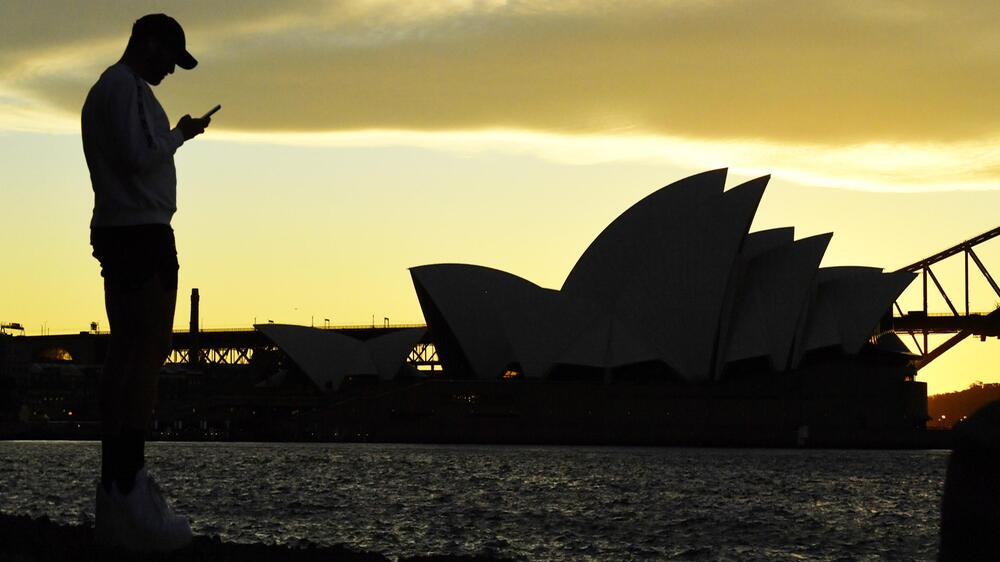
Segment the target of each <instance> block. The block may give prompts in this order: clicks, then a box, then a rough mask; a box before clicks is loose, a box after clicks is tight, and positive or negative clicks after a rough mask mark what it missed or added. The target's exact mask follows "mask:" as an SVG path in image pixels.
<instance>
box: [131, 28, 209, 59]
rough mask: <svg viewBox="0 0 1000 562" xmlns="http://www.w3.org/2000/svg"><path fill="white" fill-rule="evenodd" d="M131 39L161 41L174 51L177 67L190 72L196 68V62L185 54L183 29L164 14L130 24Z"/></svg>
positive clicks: (189, 55)
mask: <svg viewBox="0 0 1000 562" xmlns="http://www.w3.org/2000/svg"><path fill="white" fill-rule="evenodd" d="M132 37H134V38H136V39H145V38H154V39H157V40H159V41H162V42H163V43H164V44H165V45H166V46H167V47H169V48H171V49H173V50H174V52H175V53H176V59H175V60H174V62H175V63H176V64H177V66H179V67H181V68H183V69H185V70H191V69H192V68H194V67H196V66H198V61H197V60H195V58H194V57H192V56H191V53H189V52H187V49H186V48H185V46H184V44H185V41H184V29H182V28H181V24H179V23H177V20H175V19H174V18H172V17H170V16H168V15H166V14H149V15H145V16H142V17H141V18H139V19H137V20H135V23H134V24H132Z"/></svg>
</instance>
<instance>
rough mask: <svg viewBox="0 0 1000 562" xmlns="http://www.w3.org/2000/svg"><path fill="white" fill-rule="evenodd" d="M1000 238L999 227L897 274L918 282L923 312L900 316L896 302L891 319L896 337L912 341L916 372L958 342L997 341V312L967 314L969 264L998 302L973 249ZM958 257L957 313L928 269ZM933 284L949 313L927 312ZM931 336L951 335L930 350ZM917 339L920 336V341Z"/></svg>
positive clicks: (999, 290)
mask: <svg viewBox="0 0 1000 562" xmlns="http://www.w3.org/2000/svg"><path fill="white" fill-rule="evenodd" d="M997 236H1000V227H998V228H994V229H993V230H990V231H989V232H984V233H982V234H980V235H979V236H976V237H973V238H970V239H968V240H966V241H965V242H962V243H960V244H956V245H954V246H952V247H951V248H948V249H947V250H944V251H941V252H938V253H936V254H934V255H933V256H930V257H928V258H924V259H922V260H920V261H918V262H915V263H912V264H910V265H908V266H906V267H902V268H900V269H898V270H897V271H908V272H911V273H917V274H919V275H920V278H921V286H922V296H923V308H922V309H921V310H915V311H909V312H905V313H904V312H903V309H902V308H901V307H900V306H899V302H898V301H897V302H895V303H893V304H894V307H895V310H896V312H897V313H898V316H893V318H892V329H893V331H895V332H897V333H906V334H909V336H910V337H911V338H912V339H913V343H914V344H915V345H916V347H917V350H918V354H919V356H920V358H919V359H918V360H917V361H916V366H917V369H921V368H923V367H926V366H927V365H928V364H929V363H930V362H931V361H934V360H935V359H937V358H938V357H940V356H941V355H942V354H943V353H944V352H946V351H948V350H949V349H951V348H953V347H955V345H957V344H958V343H959V342H961V341H962V340H964V339H966V338H968V337H969V336H973V335H975V336H979V338H980V339H981V340H984V341H985V340H986V338H987V337H991V336H996V337H1000V308H997V309H995V310H993V311H990V312H971V311H970V310H969V270H970V268H969V265H970V262H971V263H972V264H974V265H975V266H976V268H977V269H978V270H979V273H980V274H982V276H983V278H985V279H986V281H987V283H989V285H990V287H992V289H993V291H994V292H995V293H996V295H997V297H998V298H1000V286H998V285H997V282H996V281H995V280H994V279H993V276H992V275H990V272H989V270H987V269H986V266H985V265H983V261H982V260H981V259H980V258H979V256H978V255H977V254H976V251H975V247H977V246H979V245H980V244H982V243H984V242H988V241H990V240H992V239H994V238H996V237H997ZM959 254H962V255H964V257H965V277H964V279H965V283H964V289H963V296H964V307H963V308H962V309H959V308H957V307H956V306H955V303H954V302H953V301H952V299H951V298H950V297H949V296H948V293H947V292H946V291H945V290H944V287H943V286H942V285H941V282H940V281H939V280H938V278H937V276H936V275H934V271H933V269H931V266H933V265H936V264H938V263H940V262H942V261H944V260H946V259H948V258H951V257H953V256H957V255H959ZM928 281H930V283H932V284H933V285H934V288H935V289H937V292H938V293H940V294H941V296H942V297H943V298H944V302H945V303H946V304H947V305H948V308H949V309H950V312H948V313H944V314H932V313H930V312H929V311H928V308H927V300H928V293H929V284H928ZM931 334H954V335H953V336H952V337H950V338H948V339H947V340H946V341H945V342H943V343H941V344H940V345H938V346H937V347H935V348H933V349H931V347H930V335H931ZM918 336H922V338H919V337H918Z"/></svg>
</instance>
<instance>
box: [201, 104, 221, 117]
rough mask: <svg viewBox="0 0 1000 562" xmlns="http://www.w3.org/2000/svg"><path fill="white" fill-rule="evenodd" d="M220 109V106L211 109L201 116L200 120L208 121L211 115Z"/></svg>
mask: <svg viewBox="0 0 1000 562" xmlns="http://www.w3.org/2000/svg"><path fill="white" fill-rule="evenodd" d="M220 109H222V106H221V105H217V106H215V107H213V108H212V109H210V110H208V113H206V114H204V115H202V116H201V118H202V119H208V118H209V117H211V116H212V114H213V113H215V112H216V111H218V110H220Z"/></svg>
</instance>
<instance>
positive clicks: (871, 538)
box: [0, 441, 948, 561]
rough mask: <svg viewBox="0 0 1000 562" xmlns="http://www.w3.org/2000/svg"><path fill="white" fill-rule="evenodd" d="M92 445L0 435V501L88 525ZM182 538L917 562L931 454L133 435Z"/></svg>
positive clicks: (606, 556)
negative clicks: (183, 530) (185, 532)
mask: <svg viewBox="0 0 1000 562" xmlns="http://www.w3.org/2000/svg"><path fill="white" fill-rule="evenodd" d="M99 449H100V445H99V443H94V442H27V441H9V442H0V511H2V512H3V513H8V514H28V515H33V516H41V515H46V516H48V517H49V518H51V519H53V520H54V521H57V522H64V523H76V522H79V521H81V519H86V518H92V517H93V494H94V482H95V480H96V477H97V471H98V466H99V458H100V456H99ZM147 458H148V463H149V467H150V471H151V472H152V473H153V474H154V475H155V476H156V478H157V480H159V481H160V482H161V484H162V485H163V487H164V489H165V490H166V493H167V495H168V496H169V497H170V499H171V501H172V502H173V505H174V507H175V508H176V510H178V511H180V512H182V513H185V514H187V515H189V516H190V517H191V518H192V527H193V529H194V531H195V532H196V533H198V534H211V535H219V536H221V537H222V538H223V540H228V541H236V542H257V543H269V544H270V543H306V542H309V543H315V544H335V543H344V544H348V545H352V546H355V547H358V548H361V549H364V550H369V551H376V552H383V553H387V554H392V555H417V554H431V553H434V554H446V553H448V554H473V553H484V552H488V553H493V554H496V555H499V556H504V557H510V558H515V559H525V560H546V561H548V560H552V561H559V560H594V561H612V560H623V561H627V560H663V559H695V560H698V559H706V560H716V559H728V560H789V559H803V560H837V559H852V560H857V559H862V560H863V559H871V560H875V559H897V560H898V559H906V560H932V559H934V558H935V556H936V554H937V538H938V523H939V511H938V510H939V507H940V500H941V492H942V489H943V484H944V476H945V468H946V465H947V459H948V452H947V451H871V450H859V451H854V450H849V451H843V450H773V449H679V448H596V447H595V448H588V447H515V446H442V445H426V446H422V445H387V444H287V443H281V444H277V443H150V444H148V445H147Z"/></svg>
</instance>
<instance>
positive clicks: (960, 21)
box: [0, 0, 1000, 393]
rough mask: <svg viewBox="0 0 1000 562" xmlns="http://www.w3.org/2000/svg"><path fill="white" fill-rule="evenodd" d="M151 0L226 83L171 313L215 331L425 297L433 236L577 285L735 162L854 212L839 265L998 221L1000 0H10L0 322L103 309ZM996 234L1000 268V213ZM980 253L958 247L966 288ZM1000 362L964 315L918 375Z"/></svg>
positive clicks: (762, 220)
mask: <svg viewBox="0 0 1000 562" xmlns="http://www.w3.org/2000/svg"><path fill="white" fill-rule="evenodd" d="M150 12H166V13H168V14H170V15H172V16H174V17H175V18H177V20H178V21H179V22H180V23H181V24H182V25H183V26H184V27H185V30H186V31H187V36H188V49H189V50H190V51H191V52H192V53H193V54H194V55H195V56H196V57H197V58H198V59H199V61H200V64H199V66H198V67H197V68H196V69H194V70H192V71H183V70H180V69H178V71H177V72H176V73H175V74H174V75H172V76H169V77H168V78H167V79H166V80H165V81H164V83H163V84H162V85H161V86H159V87H157V88H155V90H154V91H155V93H156V95H157V96H158V97H159V99H160V101H161V102H162V103H163V105H164V107H165V109H166V110H167V113H168V115H169V116H170V117H171V119H172V121H174V122H176V120H177V118H179V117H180V116H181V115H183V114H184V113H191V114H194V115H200V114H201V113H203V112H205V111H206V110H208V109H209V108H211V107H212V106H214V105H215V104H217V103H218V104H222V106H223V109H222V110H221V111H220V112H219V113H218V114H216V116H215V117H214V118H213V123H212V126H211V128H210V130H209V131H208V132H207V133H206V134H205V135H203V136H201V137H198V138H197V139H195V140H194V141H191V142H189V143H187V144H185V145H184V146H183V147H182V148H181V149H180V150H179V151H178V153H177V156H176V163H177V168H178V178H179V181H178V208H179V209H178V212H177V214H176V216H175V217H174V222H173V226H174V229H175V230H176V233H177V241H178V250H179V254H180V262H181V272H180V275H181V279H180V293H179V299H178V300H179V302H178V310H177V316H176V324H177V326H184V325H185V324H186V322H187V317H188V312H189V310H188V299H187V296H188V294H189V292H190V289H191V288H192V287H198V288H199V289H200V291H201V294H202V301H201V302H202V306H201V314H202V319H203V322H204V327H205V328H225V327H249V326H250V324H251V323H252V322H254V320H255V319H256V320H257V321H259V322H263V321H266V320H274V321H276V322H286V323H298V324H306V325H308V324H309V323H310V322H311V321H315V322H316V324H318V325H320V324H322V323H323V319H325V318H330V319H331V321H332V323H333V324H361V323H369V322H371V319H372V317H373V316H374V318H375V319H376V321H377V322H379V323H381V321H382V318H384V317H389V318H390V321H391V322H392V323H419V322H423V318H422V315H421V312H420V308H419V305H418V303H417V300H416V297H415V296H414V293H413V289H412V286H411V283H410V279H409V274H408V272H407V268H408V267H411V266H416V265H422V264H428V263H437V262H466V263H474V264H479V265H486V266H491V267H496V268H499V269H503V270H506V271H509V272H511V273H514V274H516V275H519V276H521V277H524V278H526V279H528V280H531V281H533V282H535V283H538V284H539V285H542V286H545V287H552V288H558V287H559V286H560V285H561V284H562V281H563V279H564V278H565V276H566V275H567V273H568V272H569V271H570V269H571V268H572V266H573V264H574V262H575V260H576V259H577V257H578V256H579V255H580V254H581V253H582V252H583V250H584V249H585V248H586V247H587V245H588V244H589V243H590V242H591V241H592V240H593V239H594V238H595V237H596V236H597V235H598V233H600V231H601V230H602V229H603V228H604V227H605V226H606V225H607V224H608V223H609V222H610V221H611V220H613V219H614V218H615V217H616V216H618V214H619V213H621V212H622V211H624V210H625V209H626V208H628V207H629V206H630V205H631V204H633V203H634V202H636V201H638V200H639V199H641V198H642V197H644V196H645V195H647V194H649V193H651V192H652V191H653V190H655V189H656V188H658V187H661V186H663V185H665V184H668V183H671V182H673V181H675V180H677V179H680V178H682V177H684V176H687V175H689V174H692V173H695V172H699V171H703V170H706V169H710V168H718V167H728V168H729V169H730V179H729V184H730V185H735V184H737V183H739V182H741V181H744V180H745V179H748V178H750V177H754V176H757V175H763V174H768V173H769V174H772V176H773V177H772V181H771V184H770V186H769V187H768V191H767V193H766V194H765V196H764V199H763V201H762V203H761V206H760V210H759V211H758V214H757V217H756V219H755V222H754V226H753V229H754V230H760V229H764V228H771V227H776V226H794V227H796V236H797V237H805V236H809V235H813V234H817V233H821V232H833V233H834V237H833V241H832V243H831V245H830V248H829V250H828V252H827V254H826V257H825V259H824V265H845V264H857V265H872V266H879V267H884V268H886V269H887V270H892V269H895V268H898V267H901V266H905V265H907V264H909V263H911V262H913V261H916V260H918V259H920V258H923V257H926V256H928V255H930V254H932V253H935V252H937V251H939V250H942V249H944V248H946V247H948V246H951V245H953V244H955V243H957V242H960V241H962V240H965V239H967V238H971V237H972V236H974V235H976V234H979V233H981V232H985V231H987V230H990V229H992V228H994V227H997V226H1000V213H998V212H997V210H998V209H1000V189H998V188H1000V182H998V177H1000V150H998V147H1000V144H998V140H1000V109H998V104H997V92H998V91H1000V88H998V86H1000V26H997V25H996V22H997V21H1000V3H997V2H995V1H957V2H938V1H931V0H910V1H905V2H895V1H892V0H885V1H881V2H876V3H871V2H795V1H780V2H779V1H755V2H737V1H726V0H717V1H673V0H665V1H652V0H650V1H646V0H632V1H621V2H615V1H607V0H603V1H589V0H572V1H565V2H559V1H556V2H516V1H499V0H497V1H492V0H483V1H471V0H450V1H434V0H428V1H421V2H391V1H384V0H343V1H340V2H321V1H306V0H292V1H287V2H271V1H265V0H257V1H252V0H251V1H228V2H211V1H206V2H142V1H138V2H129V3H121V2H113V1H95V2H86V3H81V2H69V1H35V2H28V1H22V0H5V1H4V2H3V3H2V4H0V225H2V231H0V256H2V264H3V265H2V268H3V269H2V273H3V274H2V275H0V321H2V322H20V323H22V324H24V325H25V326H26V328H27V329H28V333H29V334H35V333H40V332H41V331H43V330H44V331H47V332H51V333H62V332H76V331H80V330H86V329H87V328H88V326H89V324H90V322H91V321H97V322H99V323H100V324H101V325H102V326H106V318H105V314H104V310H103V295H102V289H101V279H100V276H99V268H98V265H97V262H96V261H95V260H94V259H93V258H92V257H91V256H90V248H89V245H88V222H89V220H90V213H91V209H92V205H93V194H92V191H91V188H90V183H89V177H88V173H87V168H86V163H85V162H84V158H83V152H82V148H81V141H80V137H79V112H80V108H81V106H82V104H83V100H84V97H85V96H86V93H87V90H88V89H89V87H90V86H91V85H92V84H93V82H94V81H95V80H96V79H97V77H98V76H99V75H100V73H101V72H102V70H103V69H104V68H105V67H107V66H109V65H110V64H113V63H114V62H115V61H116V60H117V59H118V57H119V56H120V55H121V52H122V50H123V48H124V45H125V42H126V40H127V38H128V34H129V30H130V27H131V24H132V21H134V20H135V19H136V18H137V17H139V16H141V15H143V14H145V13H150ZM977 252H978V254H979V255H980V257H981V258H982V259H983V261H984V262H985V263H986V266H987V267H988V268H990V269H991V271H992V272H993V273H994V275H1000V240H998V241H996V242H992V243H987V244H985V245H983V246H981V247H980V248H979V249H977ZM952 262H954V263H952ZM961 271H962V262H961V259H960V257H959V258H954V259H953V260H951V262H945V263H942V264H941V265H940V266H936V268H935V273H937V274H938V277H939V278H940V279H941V280H942V282H943V283H944V285H945V288H946V289H947V290H948V291H949V294H950V296H951V297H952V299H953V300H961V298H962V277H961ZM971 285H972V287H971V292H972V308H973V309H974V310H981V311H988V310H992V309H993V308H995V307H996V306H997V303H998V302H1000V296H998V295H996V294H995V293H994V292H993V291H992V289H990V287H989V285H988V284H987V283H986V282H985V281H983V280H982V277H981V276H979V275H978V274H976V275H974V276H973V278H972V283H971ZM919 301H920V294H919V282H918V283H914V285H913V286H912V287H911V288H910V289H909V290H908V292H907V293H906V294H905V295H904V298H903V300H902V304H903V308H904V309H917V308H919V307H920V302H919ZM931 308H932V310H933V311H946V310H947V309H946V307H945V305H944V302H943V300H941V299H940V298H939V297H937V296H934V297H933V298H932V299H931ZM904 340H906V341H907V342H908V343H912V342H911V341H910V340H909V339H908V338H904ZM998 370H1000V341H998V340H996V339H993V340H988V341H986V342H980V341H979V340H969V341H966V342H963V343H962V344H960V345H959V346H957V347H956V348H955V349H954V350H952V351H950V352H948V353H947V354H946V355H945V356H943V357H942V358H941V359H939V360H938V361H936V362H935V363H933V364H931V365H930V366H929V367H927V368H926V369H925V370H923V371H921V375H920V380H924V381H926V382H928V384H929V391H930V392H931V393H938V392H946V391H951V390H956V389H961V388H965V387H967V386H968V385H969V383H971V382H972V381H976V380H979V381H985V382H992V381H1000V373H998Z"/></svg>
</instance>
